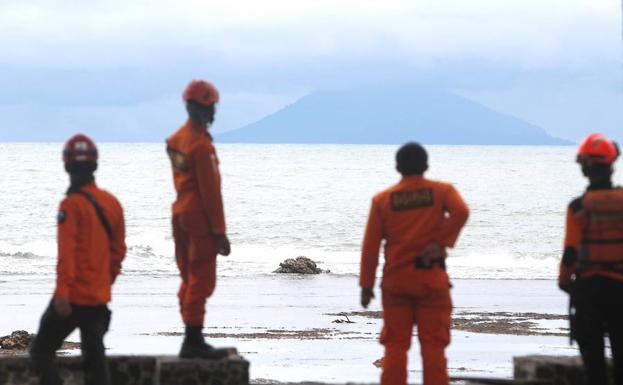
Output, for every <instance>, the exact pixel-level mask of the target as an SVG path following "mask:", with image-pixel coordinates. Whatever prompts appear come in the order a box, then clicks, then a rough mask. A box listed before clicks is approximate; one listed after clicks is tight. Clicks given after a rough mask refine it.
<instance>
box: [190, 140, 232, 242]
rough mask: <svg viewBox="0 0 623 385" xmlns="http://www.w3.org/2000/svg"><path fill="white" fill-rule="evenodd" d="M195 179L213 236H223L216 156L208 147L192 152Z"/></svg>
mask: <svg viewBox="0 0 623 385" xmlns="http://www.w3.org/2000/svg"><path fill="white" fill-rule="evenodd" d="M193 156H194V163H195V177H196V179H197V184H198V186H199V194H200V196H201V201H202V204H203V208H204V209H205V210H206V212H207V215H208V220H209V222H210V223H209V226H210V229H211V231H212V234H213V235H225V232H226V229H225V214H224V210H223V197H222V195H221V182H220V179H221V178H220V175H219V171H218V164H217V160H216V154H215V153H214V152H213V150H212V149H211V148H210V147H209V146H208V145H201V146H199V147H198V148H197V149H195V151H194V155H193Z"/></svg>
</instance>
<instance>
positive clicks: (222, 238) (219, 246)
mask: <svg viewBox="0 0 623 385" xmlns="http://www.w3.org/2000/svg"><path fill="white" fill-rule="evenodd" d="M216 253H217V254H220V255H223V256H228V255H229V253H231V244H230V243H229V238H227V235H225V234H223V235H217V236H216Z"/></svg>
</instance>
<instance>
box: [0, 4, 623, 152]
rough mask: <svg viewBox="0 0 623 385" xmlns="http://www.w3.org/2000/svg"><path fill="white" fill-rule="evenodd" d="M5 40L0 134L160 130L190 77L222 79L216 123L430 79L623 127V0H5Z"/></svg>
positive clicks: (501, 104)
mask: <svg viewBox="0 0 623 385" xmlns="http://www.w3.org/2000/svg"><path fill="white" fill-rule="evenodd" d="M0 36H2V39H0V52H1V54H0V87H1V89H2V90H3V91H2V94H3V95H0V113H1V114H2V115H3V116H5V119H4V122H2V119H0V139H3V138H4V139H7V138H10V137H11V135H13V134H14V133H13V134H11V133H10V131H11V130H13V129H14V128H18V129H20V130H21V132H23V133H27V135H26V134H25V135H26V136H27V137H30V135H35V136H36V135H37V133H40V132H41V135H42V137H43V138H47V139H53V138H55V137H56V136H60V138H61V139H62V138H63V137H64V135H65V133H66V132H72V131H75V130H79V129H81V128H82V127H92V129H93V130H94V131H95V134H94V135H96V136H99V137H101V138H102V139H106V140H114V139H115V135H117V134H119V135H121V136H120V137H119V138H120V140H140V139H141V138H142V137H143V136H147V137H146V139H145V140H154V138H153V133H154V132H157V135H156V137H160V136H162V137H164V136H166V133H167V132H169V131H171V130H172V129H173V128H175V126H176V125H178V124H179V122H180V120H181V119H182V118H183V110H182V106H181V104H180V101H179V94H180V92H181V89H182V88H183V86H184V85H185V83H186V82H187V81H188V80H189V79H190V78H193V77H205V78H208V79H210V80H212V81H213V82H214V83H215V84H216V85H217V86H218V87H219V88H220V89H221V91H222V93H223V98H222V103H221V104H220V107H219V121H218V123H219V124H218V125H217V127H216V128H217V129H220V130H227V129H232V128H237V127H239V126H241V125H243V124H245V123H249V122H251V121H253V120H255V119H257V118H259V117H261V116H263V115H265V114H267V113H270V112H273V111H275V110H277V109H279V108H280V107H282V106H284V105H285V104H288V103H291V102H293V101H294V100H296V98H298V97H300V96H302V95H304V94H305V93H307V92H310V91H312V90H314V89H318V88H324V87H331V86H344V85H350V84H358V85H360V84H366V83H367V82H373V83H377V84H378V83H381V84H382V83H384V82H387V83H399V84H400V83H409V82H412V81H421V80H422V79H435V81H438V82H440V83H443V85H444V86H445V87H449V88H452V89H455V90H457V92H460V93H461V94H463V95H467V96H469V97H471V98H473V99H475V100H478V101H481V102H483V103H486V104H487V105H490V106H492V107H494V108H496V109H499V110H501V111H503V112H509V113H511V114H514V115H516V116H519V117H521V118H524V119H526V120H528V121H531V122H533V123H536V124H539V125H541V126H543V127H544V128H545V129H547V130H548V131H549V132H551V133H553V134H555V135H558V136H564V137H567V138H571V139H577V138H578V137H580V136H581V135H582V133H583V132H584V131H585V130H599V129H602V128H603V129H602V130H603V131H605V132H606V133H610V134H612V135H615V136H616V135H618V136H623V117H622V115H623V113H622V112H621V111H617V110H623V108H619V107H620V106H623V96H622V94H623V86H622V81H623V80H622V76H621V73H622V72H623V60H622V49H621V0H472V1H467V0H426V1H420V0H412V1H391V0H383V1H380V0H377V1H365V0H358V1H337V0H333V1H325V0H314V1H307V0H298V1H295V0H288V1H270V0H269V1H234V0H230V1H222V2H221V1H181V0H176V1H127V0H126V1H116V0H114V1H100V2H85V1H78V0H73V1H62V0H58V1H24V0H20V1H12V0H0ZM537 94H538V96H539V97H536V98H535V95H537ZM581 106H584V108H586V109H588V110H590V111H588V110H587V111H583V112H582V114H581V116H577V115H578V114H579V113H580V112H579V111H578V109H579V108H581ZM33 109H34V111H36V112H35V113H34V114H33V112H34V111H33ZM592 117H595V121H593V120H591V119H592ZM591 124H593V126H591V127H586V128H583V127H585V126H588V125H591ZM596 126H601V127H596ZM44 129H47V130H48V131H47V132H46V133H42V130H44ZM85 130H87V131H88V129H86V128H85ZM57 133H58V135H56V134H57ZM128 133H131V134H128ZM122 134H123V135H122ZM124 135H125V136H124ZM128 135H129V136H128ZM149 135H152V137H149Z"/></svg>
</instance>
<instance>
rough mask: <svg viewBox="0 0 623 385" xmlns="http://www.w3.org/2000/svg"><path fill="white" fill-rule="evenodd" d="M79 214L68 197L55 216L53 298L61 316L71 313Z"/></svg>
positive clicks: (75, 205) (74, 204)
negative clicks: (55, 246)
mask: <svg viewBox="0 0 623 385" xmlns="http://www.w3.org/2000/svg"><path fill="white" fill-rule="evenodd" d="M79 216H80V210H79V208H78V206H77V204H76V203H74V202H71V201H70V200H68V199H65V200H64V201H63V202H62V203H61V206H60V208H59V211H58V216H57V226H58V227H57V243H58V261H57V265H56V289H55V290H54V295H53V299H54V307H55V309H56V312H57V314H59V315H60V316H62V317H66V316H68V315H69V314H71V307H70V304H69V293H70V292H71V289H72V287H73V285H74V282H75V272H76V234H77V232H78V226H79V220H80V218H79Z"/></svg>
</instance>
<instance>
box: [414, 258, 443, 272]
mask: <svg viewBox="0 0 623 385" xmlns="http://www.w3.org/2000/svg"><path fill="white" fill-rule="evenodd" d="M413 264H414V265H415V268H416V269H421V270H430V269H432V268H433V266H439V267H440V268H442V269H443V270H445V269H446V260H445V258H443V257H437V258H431V259H426V258H424V257H422V256H418V257H415V258H414V259H413Z"/></svg>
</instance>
